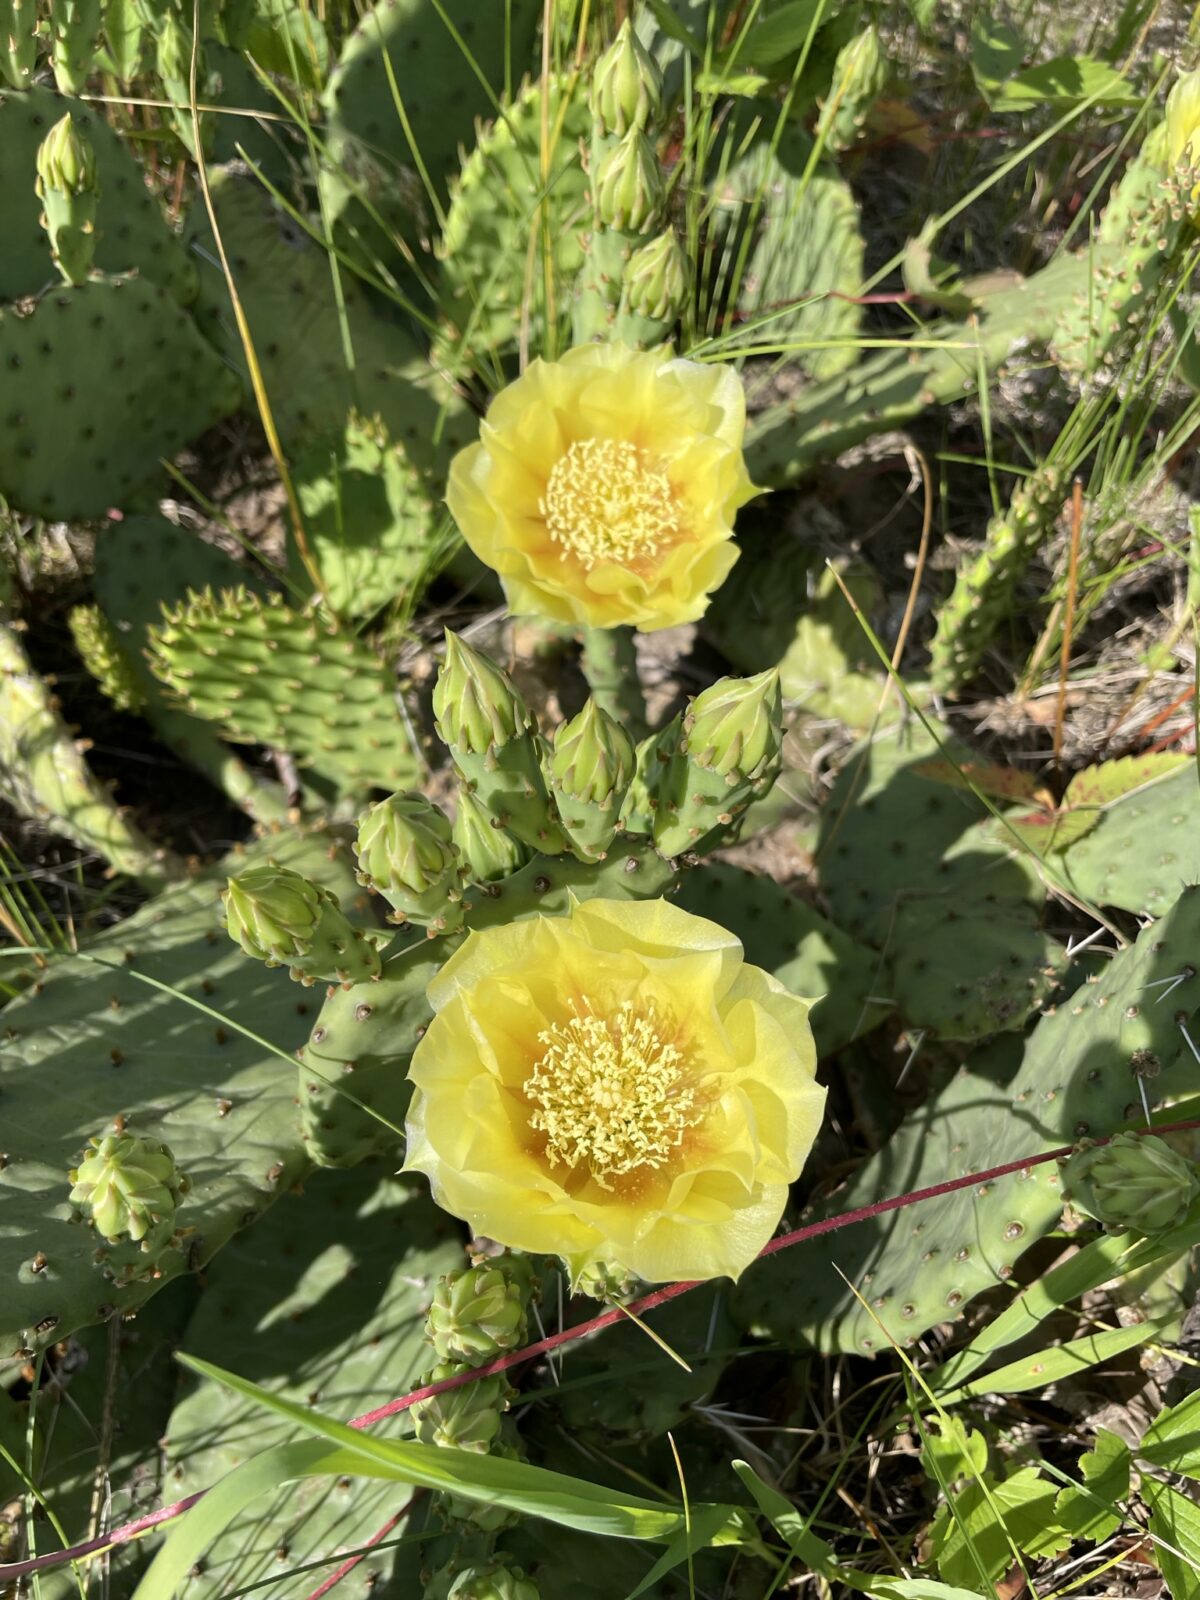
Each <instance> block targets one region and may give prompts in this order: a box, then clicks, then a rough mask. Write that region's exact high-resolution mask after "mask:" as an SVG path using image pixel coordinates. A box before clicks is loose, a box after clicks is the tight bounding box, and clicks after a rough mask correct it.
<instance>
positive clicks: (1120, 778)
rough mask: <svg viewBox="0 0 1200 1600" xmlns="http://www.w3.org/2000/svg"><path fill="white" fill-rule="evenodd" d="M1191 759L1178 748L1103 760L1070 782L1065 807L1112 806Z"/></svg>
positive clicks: (1065, 808)
mask: <svg viewBox="0 0 1200 1600" xmlns="http://www.w3.org/2000/svg"><path fill="white" fill-rule="evenodd" d="M1190 760H1191V757H1190V756H1186V755H1182V754H1181V753H1179V752H1178V751H1175V750H1159V751H1155V752H1154V753H1153V754H1152V755H1143V756H1122V757H1121V759H1120V760H1119V761H1102V762H1101V763H1100V764H1099V766H1094V767H1084V769H1083V771H1082V772H1077V773H1076V774H1075V776H1074V777H1073V778H1072V779H1071V781H1070V783H1069V784H1068V785H1067V792H1066V794H1065V795H1064V796H1063V809H1064V810H1069V809H1071V808H1073V807H1075V806H1106V805H1111V803H1112V802H1113V801H1114V800H1119V799H1121V797H1122V796H1123V795H1127V794H1132V793H1133V791H1134V790H1135V789H1142V788H1145V786H1146V785H1147V784H1149V783H1154V782H1156V781H1157V780H1158V779H1159V778H1165V777H1166V776H1167V774H1168V773H1170V772H1174V771H1175V770H1176V769H1177V768H1179V767H1182V766H1186V765H1187V763H1188V762H1189V761H1190Z"/></svg>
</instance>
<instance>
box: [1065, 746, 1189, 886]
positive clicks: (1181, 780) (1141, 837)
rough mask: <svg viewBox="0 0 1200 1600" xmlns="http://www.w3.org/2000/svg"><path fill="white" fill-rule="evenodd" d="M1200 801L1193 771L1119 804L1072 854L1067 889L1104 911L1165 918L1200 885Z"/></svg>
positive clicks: (1068, 859) (1158, 782)
mask: <svg viewBox="0 0 1200 1600" xmlns="http://www.w3.org/2000/svg"><path fill="white" fill-rule="evenodd" d="M1101 770H1102V771H1103V769H1101ZM1078 781H1079V780H1078V779H1077V780H1076V784H1077V783H1078ZM1072 790H1075V784H1073V785H1072ZM1198 799H1200V795H1198V793H1197V779H1196V768H1195V764H1194V763H1189V764H1188V765H1187V766H1184V767H1181V768H1179V769H1177V770H1176V771H1174V772H1168V773H1167V774H1166V775H1165V776H1164V777H1161V778H1158V779H1157V780H1155V781H1153V782H1151V783H1147V784H1146V785H1145V786H1144V787H1143V788H1140V789H1135V790H1134V791H1133V792H1132V793H1131V794H1125V795H1122V796H1121V797H1120V798H1119V799H1117V800H1114V801H1113V802H1112V804H1111V805H1107V806H1105V807H1104V810H1103V811H1102V812H1101V815H1100V821H1099V822H1098V823H1097V824H1096V826H1095V827H1094V828H1093V829H1092V830H1091V832H1090V833H1087V834H1085V835H1084V837H1083V838H1082V839H1078V840H1076V841H1075V843H1074V844H1072V845H1071V846H1070V847H1069V848H1068V850H1067V852H1066V855H1065V857H1064V858H1063V860H1064V869H1065V877H1066V881H1067V883H1068V884H1069V885H1070V887H1071V888H1073V889H1074V890H1075V891H1076V893H1078V894H1080V895H1083V896H1084V897H1085V898H1087V899H1089V900H1093V901H1095V902H1096V903H1097V904H1099V905H1105V906H1120V907H1121V909H1122V910H1124V911H1132V912H1134V913H1136V914H1137V915H1138V916H1160V915H1161V914H1162V913H1163V912H1164V911H1165V910H1166V908H1167V907H1168V906H1169V905H1171V904H1172V903H1173V901H1174V900H1175V898H1176V896H1177V895H1178V894H1179V892H1180V890H1181V889H1183V888H1184V887H1185V886H1186V885H1187V884H1192V883H1195V882H1196V881H1197V879H1200V840H1198V839H1197V836H1196V811H1197V800H1198Z"/></svg>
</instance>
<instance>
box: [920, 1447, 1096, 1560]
mask: <svg viewBox="0 0 1200 1600" xmlns="http://www.w3.org/2000/svg"><path fill="white" fill-rule="evenodd" d="M1054 1500H1055V1490H1054V1485H1053V1484H1052V1483H1050V1482H1049V1481H1048V1480H1047V1479H1046V1478H1043V1477H1042V1475H1041V1473H1039V1472H1038V1470H1037V1468H1036V1467H1024V1468H1022V1469H1021V1471H1020V1472H1016V1473H1014V1474H1013V1476H1012V1477H1011V1478H1006V1479H1005V1480H1004V1481H1003V1482H1002V1483H995V1482H991V1481H988V1482H983V1481H979V1480H977V1481H976V1482H974V1483H969V1484H968V1485H967V1486H966V1488H965V1489H963V1490H962V1491H961V1492H960V1493H958V1494H956V1495H955V1496H954V1498H953V1502H952V1504H951V1505H950V1506H946V1507H944V1508H943V1510H942V1512H941V1513H940V1514H939V1517H938V1521H937V1523H936V1524H935V1534H934V1538H935V1546H934V1559H935V1561H936V1563H937V1569H938V1572H939V1574H940V1575H941V1576H942V1577H943V1578H944V1579H945V1580H946V1582H947V1583H951V1584H956V1585H962V1586H964V1587H965V1586H967V1585H969V1584H971V1583H973V1582H975V1581H976V1579H977V1578H978V1577H979V1574H980V1568H981V1567H982V1569H983V1570H984V1572H985V1573H986V1575H987V1577H988V1579H989V1580H992V1581H994V1580H995V1579H996V1578H999V1577H1000V1576H1001V1575H1002V1574H1003V1573H1004V1572H1006V1571H1007V1570H1008V1567H1009V1565H1010V1564H1011V1562H1012V1558H1013V1550H1014V1548H1015V1549H1017V1550H1019V1551H1021V1552H1023V1553H1024V1554H1025V1555H1029V1556H1040V1555H1053V1554H1055V1553H1057V1552H1058V1551H1060V1550H1065V1549H1066V1547H1067V1545H1068V1544H1070V1542H1071V1536H1070V1534H1069V1533H1067V1532H1066V1530H1065V1529H1063V1528H1061V1527H1059V1525H1058V1523H1057V1521H1056V1520H1055V1516H1054Z"/></svg>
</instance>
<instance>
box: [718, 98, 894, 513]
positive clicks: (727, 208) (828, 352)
mask: <svg viewBox="0 0 1200 1600" xmlns="http://www.w3.org/2000/svg"><path fill="white" fill-rule="evenodd" d="M745 120H746V119H743V121H742V122H741V123H735V125H734V126H733V127H732V128H731V130H730V132H729V135H728V138H729V144H730V152H731V158H730V160H729V162H728V164H727V165H725V166H724V170H723V171H721V172H720V174H719V176H718V178H717V179H716V181H715V183H714V186H713V192H712V200H713V207H714V209H713V215H712V223H711V226H712V228H713V230H714V236H715V237H714V244H715V247H716V249H717V251H718V257H717V260H718V265H717V267H716V268H715V269H714V282H717V283H722V284H725V283H728V284H730V285H731V286H732V299H731V302H730V304H729V305H728V306H727V307H723V308H722V307H718V306H713V307H712V310H711V313H710V314H711V316H712V318H713V319H714V320H716V319H719V318H720V317H721V315H722V312H723V311H724V312H728V311H732V310H734V309H736V310H737V312H738V318H739V326H738V329H737V330H735V342H736V339H737V338H738V337H740V338H742V339H743V340H744V341H745V342H747V343H750V344H754V345H762V344H764V343H766V344H768V345H771V344H776V343H778V344H779V345H781V346H784V347H786V348H788V349H789V350H790V351H794V352H795V355H796V359H797V362H798V364H799V365H800V366H801V367H802V368H803V369H804V370H805V371H806V372H808V373H809V374H810V375H811V376H812V377H814V378H818V379H824V378H833V377H836V375H837V374H838V373H839V372H843V371H844V370H845V369H846V368H847V367H848V366H850V365H851V364H852V363H853V361H854V359H855V343H854V341H855V338H856V337H857V334H858V330H859V325H860V323H861V321H862V308H861V307H860V306H858V305H856V304H855V303H854V301H853V300H852V299H850V298H848V295H853V294H854V292H855V291H856V290H857V288H858V286H859V284H860V283H861V282H862V279H863V238H862V234H861V233H860V231H859V223H858V206H857V204H856V203H855V200H854V196H853V194H852V192H851V190H850V185H849V184H848V183H847V182H846V181H845V179H844V178H842V177H841V176H840V175H839V173H838V172H837V170H836V168H834V167H833V166H832V164H831V163H829V162H827V161H821V162H818V163H817V165H816V166H815V167H813V169H812V170H811V171H809V166H810V157H811V154H812V146H811V143H810V141H809V139H808V138H807V136H806V135H805V134H803V133H802V132H801V131H800V130H799V129H796V128H788V129H787V130H786V131H785V132H784V134H783V136H782V138H780V139H779V140H778V141H776V140H775V139H773V138H772V136H771V131H770V129H769V128H764V129H763V131H762V132H761V133H760V134H759V135H758V136H757V137H756V138H754V139H753V140H752V141H750V142H749V146H748V148H746V144H747V130H746V127H745V126H744V123H745ZM831 290H833V291H837V293H832V294H831V293H830V291H831ZM742 328H745V332H744V333H742V332H741V331H740V330H741V329H742ZM806 345H807V346H811V348H807V349H806V348H805V347H806ZM755 481H756V482H757V481H759V480H757V479H756V480H755Z"/></svg>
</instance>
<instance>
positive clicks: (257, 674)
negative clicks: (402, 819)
mask: <svg viewBox="0 0 1200 1600" xmlns="http://www.w3.org/2000/svg"><path fill="white" fill-rule="evenodd" d="M150 664H151V666H152V667H153V669H154V671H155V672H156V673H157V675H158V676H159V677H160V678H161V680H162V681H163V682H164V683H165V684H166V685H167V686H168V688H170V689H171V691H172V692H173V693H174V694H175V695H176V696H177V697H178V701H179V704H180V705H182V706H183V707H184V708H185V709H186V710H188V711H189V712H191V713H192V715H193V716H197V717H202V718H203V719H204V720H205V721H207V722H211V723H212V724H214V725H215V726H216V727H217V728H219V729H220V731H221V733H222V735H223V737H224V738H226V739H230V740H232V741H233V743H235V744H264V745H269V746H274V747H276V748H278V749H282V750H288V751H290V752H291V753H292V754H293V755H294V756H295V758H296V760H297V762H298V764H299V765H301V766H302V767H305V768H310V769H312V770H313V771H315V772H318V773H321V774H323V775H325V776H326V777H328V778H329V779H330V781H331V782H333V783H334V784H335V785H336V786H337V787H338V788H340V789H344V790H348V791H350V792H352V793H354V792H357V793H362V792H363V791H364V790H366V789H370V788H372V787H378V788H381V789H394V788H408V787H409V786H410V785H412V784H413V783H414V782H415V781H417V780H418V779H419V777H420V774H421V771H422V767H423V762H422V761H421V760H420V759H419V757H418V756H417V755H416V753H415V752H414V750H413V747H412V741H411V735H410V734H409V731H408V726H407V723H406V722H405V720H404V718H403V717H402V716H401V714H400V710H399V707H398V701H397V695H396V690H395V687H394V685H393V682H392V675H391V673H390V671H389V669H388V667H387V665H386V663H385V662H384V661H383V660H382V659H381V658H380V657H379V656H377V655H376V654H375V653H374V651H373V650H372V649H371V647H370V645H369V644H368V643H367V642H366V641H365V640H363V639H360V638H359V637H358V636H357V635H355V634H352V633H348V632H339V631H338V630H337V629H336V628H335V627H334V626H333V625H332V624H330V623H328V622H326V621H324V620H322V619H321V618H319V617H317V616H315V615H308V616H305V615H303V614H301V613H300V612H297V611H293V610H292V609H291V608H290V607H289V606H287V605H285V604H284V601H283V599H282V597H281V596H279V595H272V596H270V597H269V598H268V599H267V600H266V601H265V602H264V601H262V600H260V599H259V598H258V596H257V595H255V594H253V593H252V592H251V591H249V590H247V589H244V588H239V589H236V590H224V591H222V593H221V594H220V595H219V596H217V595H214V594H213V593H212V591H211V590H205V591H204V592H203V593H202V594H199V595H196V594H189V597H188V599H187V600H186V601H184V602H183V603H182V604H180V605H179V606H177V607H175V608H174V609H173V610H171V611H169V612H168V613H166V615H165V619H164V621H163V622H162V623H161V624H160V625H159V626H158V627H157V628H152V629H151V630H150Z"/></svg>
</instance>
